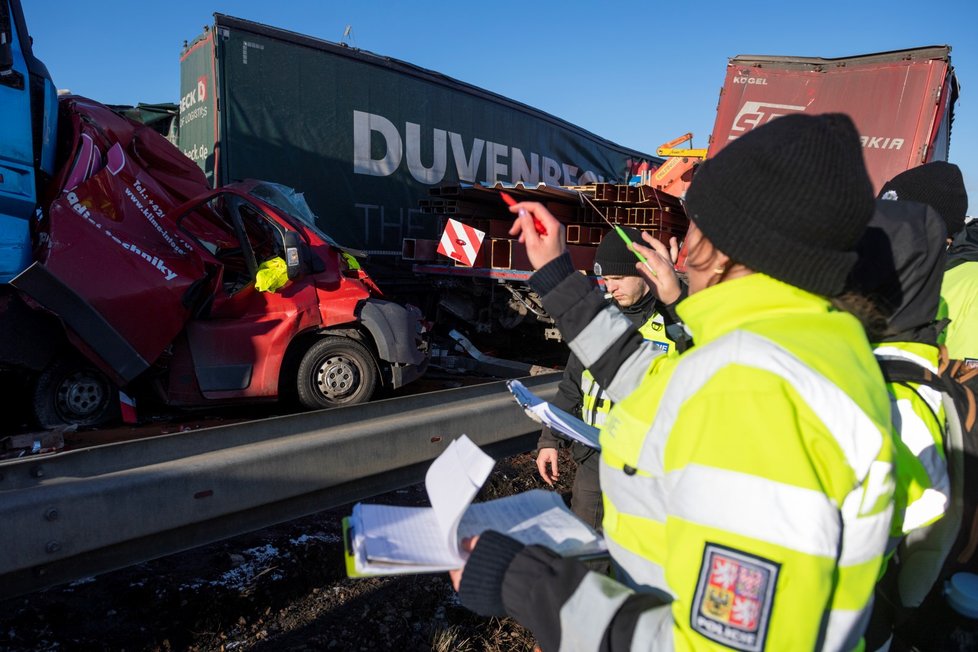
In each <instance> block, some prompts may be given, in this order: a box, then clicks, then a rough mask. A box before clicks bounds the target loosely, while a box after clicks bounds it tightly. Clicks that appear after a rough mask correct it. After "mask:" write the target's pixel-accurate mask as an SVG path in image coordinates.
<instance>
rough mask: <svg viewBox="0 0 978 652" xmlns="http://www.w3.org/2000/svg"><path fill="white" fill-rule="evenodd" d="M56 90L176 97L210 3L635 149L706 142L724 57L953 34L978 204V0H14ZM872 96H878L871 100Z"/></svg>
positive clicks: (946, 39)
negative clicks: (475, 89) (426, 71)
mask: <svg viewBox="0 0 978 652" xmlns="http://www.w3.org/2000/svg"><path fill="white" fill-rule="evenodd" d="M22 2H23V3H24V11H25V14H26V17H27V21H28V28H29V30H30V31H31V33H32V35H33V37H34V52H35V54H36V55H37V56H38V57H39V58H41V59H42V60H43V61H44V62H45V63H46V64H47V66H48V68H49V70H50V71H51V74H52V76H53V77H54V80H55V83H56V84H57V86H58V87H59V88H67V89H70V90H71V91H73V92H74V93H77V94H80V95H86V96H88V97H91V98H93V99H96V100H100V101H102V102H106V103H110V104H134V103H136V102H175V101H178V94H179V55H180V49H181V47H182V45H183V42H184V41H185V40H192V39H193V38H194V37H195V36H197V35H198V34H200V33H201V32H202V29H203V26H204V25H207V24H211V23H212V22H213V19H212V14H213V13H214V12H220V13H225V14H229V15H232V16H237V17H239V18H245V19H248V20H253V21H257V22H261V23H266V24H269V25H272V26H275V27H280V28H283V29H288V30H293V31H297V32H301V33H304V34H308V35H311V36H315V37H318V38H323V39H327V40H331V41H340V40H343V32H344V29H345V28H346V26H347V25H349V26H351V36H350V37H349V38H347V39H346V40H347V41H348V42H349V43H350V44H351V45H353V46H355V47H359V48H362V49H365V50H370V51H372V52H374V53H377V54H381V55H386V56H391V57H394V58H397V59H402V60H405V61H408V62H410V63H413V64H416V65H420V66H424V67H426V68H431V69H433V70H436V71H438V72H441V73H444V74H447V75H449V76H451V77H455V78H457V79H460V80H462V81H465V82H468V83H471V84H475V85H477V86H481V87H483V88H486V89H488V90H491V91H494V92H497V93H500V94H502V95H505V96H508V97H511V98H513V99H516V100H519V101H521V102H525V103H526V104H529V105H531V106H535V107H537V108H540V109H542V110H544V111H547V112H549V113H552V114H554V115H557V116H559V117H561V118H564V119H566V120H568V121H570V122H572V123H575V124H578V125H580V126H582V127H584V128H586V129H588V130H590V131H593V132H594V133H596V134H598V135H600V136H603V137H605V138H608V139H610V140H613V141H615V142H618V143H620V144H622V145H626V146H628V147H632V148H634V149H638V150H641V151H644V152H648V153H654V151H655V148H656V147H657V146H658V145H660V144H662V143H663V142H665V141H668V140H671V139H672V138H674V137H676V136H679V135H681V134H683V133H685V132H687V131H692V132H693V133H694V145H695V146H698V147H705V146H706V142H707V140H706V139H707V136H708V135H709V133H710V131H711V130H712V127H713V119H714V116H715V109H716V103H717V97H718V92H719V89H720V86H721V85H722V83H723V77H724V72H725V66H726V62H727V59H728V58H729V57H732V56H735V55H738V54H772V55H775V54H777V55H796V56H820V57H840V56H849V55H855V54H865V53H870V52H881V51H886V50H897V49H904V48H910V47H919V46H925V45H944V44H947V45H951V46H952V48H953V50H952V53H951V60H952V64H953V65H954V67H955V70H956V71H957V75H958V80H959V82H960V84H961V97H960V99H959V101H958V104H957V108H956V118H955V122H954V126H953V130H952V137H951V151H950V160H951V162H953V163H957V164H958V165H959V166H961V168H962V170H963V172H964V174H965V179H966V183H967V185H968V189H969V195H970V196H971V197H973V198H974V199H972V202H971V208H970V210H969V212H970V213H971V214H976V213H978V151H976V146H978V2H975V0H950V1H945V2H920V0H917V1H916V2H909V1H904V0H889V1H886V2H878V1H871V2H859V1H858V0H849V1H848V2H841V1H837V0H822V1H821V2H817V3H791V2H784V1H783V0H782V1H780V2H766V1H760V0H754V1H752V2H736V1H733V0H728V1H725V2H717V1H714V0H700V1H699V2H668V3H660V2H654V1H653V0H647V1H646V2H632V3H624V2H620V3H614V4H611V3H607V4H602V3H597V2H578V1H576V0H570V1H565V2H536V3H533V2H511V1H509V0H497V1H495V2H491V3H463V2H454V3H453V2H436V1H427V2H426V1H424V0H415V1H413V2H381V1H379V0H356V1H352V0H347V1H344V2H339V1H329V0H320V1H318V2H316V1H313V0H278V1H276V2H260V1H258V0H238V1H232V0H166V1H165V2H138V1H137V2H133V1H132V0H93V1H91V2H71V1H69V0H22ZM881 110H885V107H881Z"/></svg>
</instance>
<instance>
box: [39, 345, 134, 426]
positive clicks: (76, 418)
mask: <svg viewBox="0 0 978 652" xmlns="http://www.w3.org/2000/svg"><path fill="white" fill-rule="evenodd" d="M34 416H35V418H36V419H37V423H38V425H39V426H41V427H42V428H64V427H65V426H79V427H86V428H91V427H96V426H102V425H105V424H107V423H109V422H111V421H115V420H117V419H118V418H119V392H118V390H117V389H116V387H115V386H114V385H113V384H112V382H111V381H110V380H109V379H108V378H107V377H106V376H105V374H103V373H102V372H101V371H99V370H98V369H96V368H95V367H93V366H92V365H91V364H89V363H87V362H84V361H82V360H78V359H76V358H71V357H69V358H61V359H57V360H54V361H53V362H52V363H51V364H49V365H48V366H47V367H46V368H45V369H44V370H43V371H42V372H41V374H40V376H38V378H37V383H36V384H35V386H34Z"/></svg>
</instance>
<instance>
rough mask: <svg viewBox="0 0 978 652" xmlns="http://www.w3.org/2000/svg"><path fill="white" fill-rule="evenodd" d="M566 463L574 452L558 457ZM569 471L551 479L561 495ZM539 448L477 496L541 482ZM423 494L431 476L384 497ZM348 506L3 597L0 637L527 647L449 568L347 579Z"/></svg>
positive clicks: (189, 646) (242, 645)
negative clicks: (463, 601) (460, 590)
mask: <svg viewBox="0 0 978 652" xmlns="http://www.w3.org/2000/svg"><path fill="white" fill-rule="evenodd" d="M562 462H563V463H564V464H565V468H566V469H567V470H568V471H570V461H569V459H562ZM572 476H573V474H572V473H561V482H560V484H558V485H557V487H556V490H557V491H559V492H561V493H562V494H563V495H564V496H565V497H567V494H568V492H569V487H570V483H571V481H572V479H573V478H572ZM544 486H546V485H544V484H543V482H542V480H540V479H539V476H538V475H537V472H536V465H535V462H534V455H533V454H530V453H526V454H522V455H517V456H514V457H511V458H507V459H505V460H502V461H500V462H499V463H498V464H497V465H496V469H495V470H494V472H493V474H492V476H491V477H490V480H489V481H488V482H487V483H486V486H485V487H484V488H483V495H482V498H493V497H498V496H501V495H507V494H509V493H515V492H520V491H525V490H528V489H533V488H539V487H544ZM377 500H378V501H381V500H383V501H384V502H392V503H397V504H405V505H411V504H424V503H426V501H427V497H426V494H425V492H424V487H423V486H422V485H416V486H414V487H410V488H408V489H403V490H401V491H398V492H394V493H391V494H387V495H386V496H383V497H378V499H377ZM349 513H350V507H344V508H341V509H337V510H331V511H329V512H323V513H320V514H317V515H315V516H311V517H307V518H304V519H301V520H297V521H292V522H290V523H287V524H284V525H280V526H276V527H272V528H268V529H265V530H261V531H259V532H255V533H252V534H248V535H245V536H241V537H236V538H234V539H229V540H226V541H223V542H220V543H217V544H212V545H209V546H204V547H201V548H198V549H195V550H192V551H189V552H186V553H181V554H178V555H172V556H170V557H165V558H162V559H158V560H155V561H151V562H147V563H144V564H140V565H138V566H133V567H130V568H127V569H124V570H121V571H116V572H113V573H107V574H105V575H101V576H98V577H95V578H89V579H86V580H82V581H79V582H74V583H72V584H70V585H67V586H61V587H56V588H53V589H49V590H47V591H43V592H40V593H36V594H32V595H28V596H23V597H20V598H16V599H12V600H7V601H4V602H0V649H2V650H7V651H9V652H26V651H28V650H30V651H35V650H76V649H108V650H152V651H157V650H160V651H162V650H261V651H263V652H271V651H272V650H276V651H277V650H388V649H396V650H445V651H447V650H462V651H466V650H471V651H473V652H475V651H478V650H499V651H503V650H532V649H533V647H534V644H535V643H534V641H533V638H532V635H531V634H530V633H529V632H528V631H527V630H526V629H524V628H522V627H521V626H519V625H518V624H516V623H515V622H514V621H512V620H511V619H494V618H481V617H479V616H476V615H475V614H473V613H471V612H470V611H468V610H466V609H465V608H463V607H462V606H461V605H460V604H459V603H458V600H457V598H456V595H455V592H454V591H453V590H452V588H451V585H450V584H449V582H448V578H447V575H445V574H438V575H415V576H403V577H396V578H377V579H358V580H351V579H347V578H346V577H345V574H344V570H343V547H342V543H341V538H340V536H341V535H340V532H341V526H340V519H341V518H342V517H344V516H347V515H349Z"/></svg>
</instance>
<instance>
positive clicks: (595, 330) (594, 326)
mask: <svg viewBox="0 0 978 652" xmlns="http://www.w3.org/2000/svg"><path fill="white" fill-rule="evenodd" d="M634 328H635V325H634V324H632V322H631V320H629V319H628V317H626V316H625V315H623V314H621V311H620V310H618V309H617V308H615V307H614V306H605V307H604V308H602V310H601V312H599V313H598V314H596V315H595V316H594V319H592V320H591V321H590V322H589V323H588V325H587V326H585V327H584V329H583V330H582V331H581V332H580V333H578V335H577V337H575V338H574V339H573V340H571V341H570V342H568V343H567V344H568V346H569V347H570V350H571V351H573V352H574V355H576V356H577V358H578V359H579V360H580V361H581V363H582V364H583V365H584V368H585V369H586V368H588V367H590V366H591V365H593V364H594V363H595V362H597V361H598V360H599V359H601V356H603V355H604V354H605V352H606V351H607V350H608V349H609V348H610V347H611V345H612V344H614V343H615V341H616V340H617V339H618V338H619V337H621V336H622V335H624V334H625V333H627V332H628V331H630V330H634Z"/></svg>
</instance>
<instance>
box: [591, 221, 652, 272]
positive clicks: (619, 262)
mask: <svg viewBox="0 0 978 652" xmlns="http://www.w3.org/2000/svg"><path fill="white" fill-rule="evenodd" d="M622 231H624V232H625V233H627V234H628V237H629V238H631V239H632V241H634V242H642V233H641V231H639V230H638V229H633V228H631V227H627V226H626V227H622ZM637 262H638V258H636V257H635V254H634V253H633V252H632V251H631V250H630V249H629V248H628V245H626V244H625V241H624V240H622V239H621V236H620V235H618V234H617V233H615V232H614V231H608V232H607V233H605V234H604V237H603V238H602V239H601V244H599V245H598V250H597V251H596V252H594V273H595V274H597V275H598V276H638V271H637V270H636V269H635V263H637Z"/></svg>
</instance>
